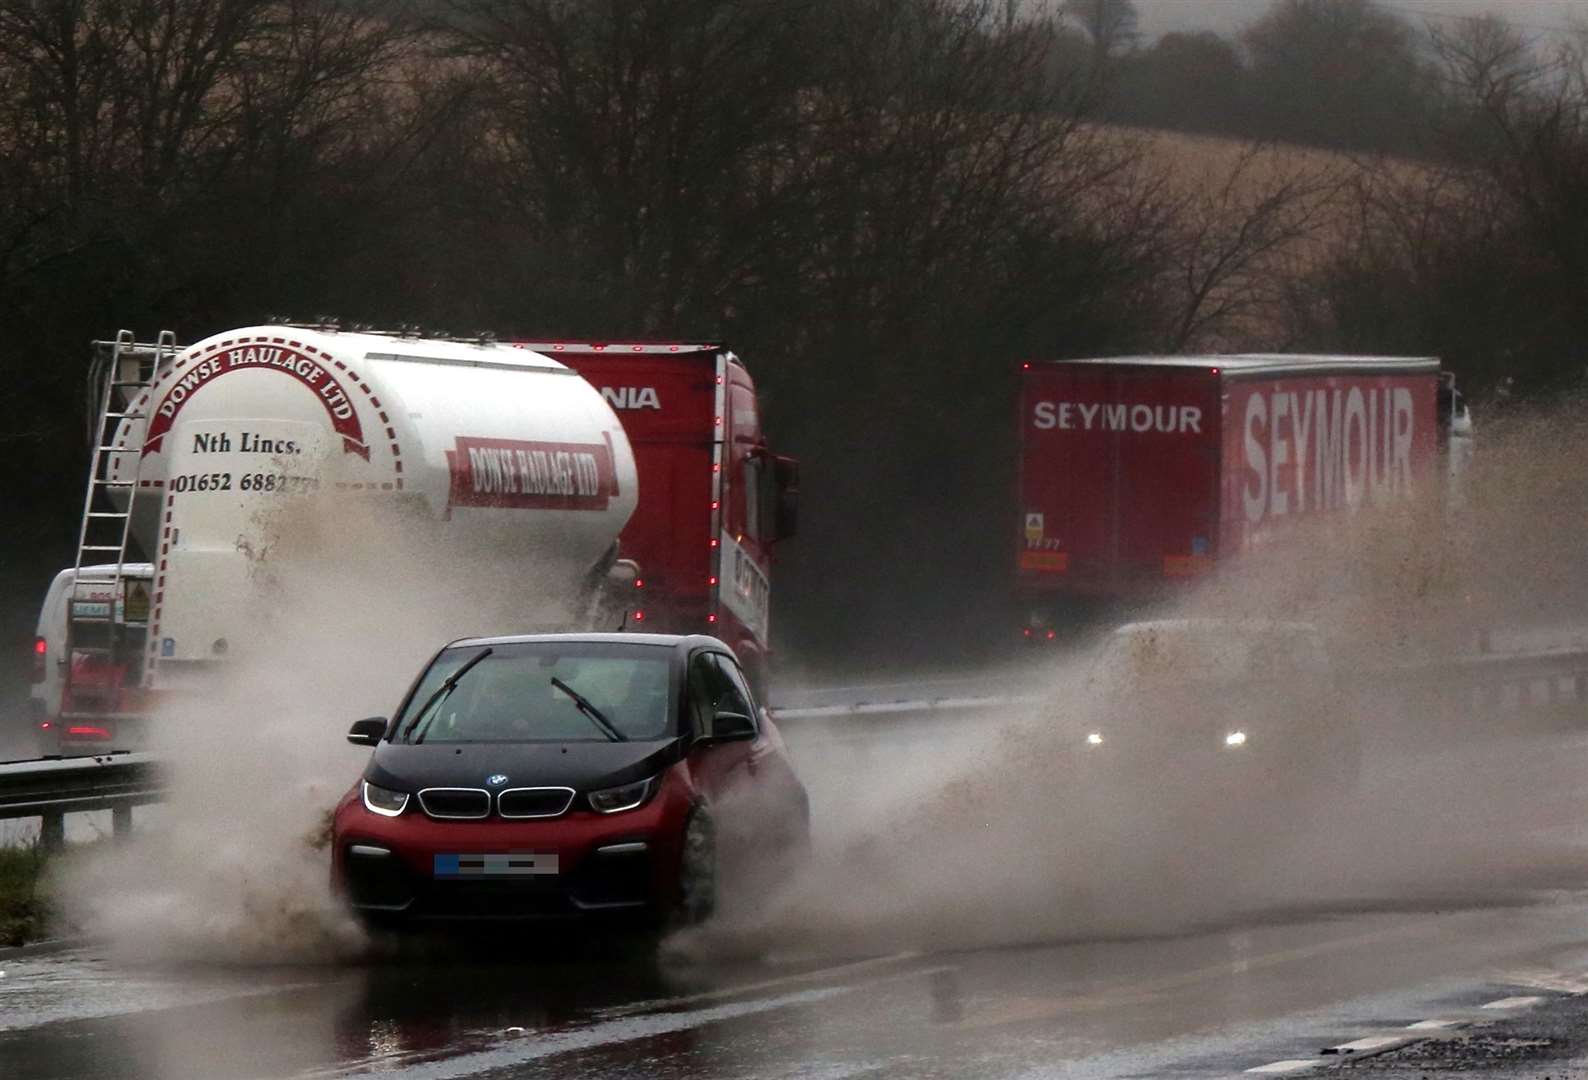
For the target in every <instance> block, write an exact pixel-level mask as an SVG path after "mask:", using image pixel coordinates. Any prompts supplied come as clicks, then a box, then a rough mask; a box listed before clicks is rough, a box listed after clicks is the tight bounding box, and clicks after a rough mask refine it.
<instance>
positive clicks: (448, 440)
mask: <svg viewBox="0 0 1588 1080" xmlns="http://www.w3.org/2000/svg"><path fill="white" fill-rule="evenodd" d="M99 358H100V367H101V369H102V370H103V379H104V383H103V392H102V394H103V396H102V399H101V408H100V421H99V424H98V431H97V437H96V438H95V453H94V464H93V471H92V474H91V476H90V483H89V490H88V494H87V499H86V501H85V508H84V517H83V526H82V531H81V534H80V538H79V545H78V547H79V550H78V557H77V561H76V564H75V565H74V566H73V567H72V568H71V569H69V570H65V571H62V573H61V574H60V575H59V576H58V577H57V579H56V582H55V584H54V586H53V587H52V589H51V590H50V594H49V596H48V597H47V598H46V602H45V605H44V611H43V614H42V616H41V622H40V630H39V635H38V638H37V639H36V641H35V647H34V648H35V661H36V663H35V680H36V685H35V687H34V701H35V708H36V712H37V719H38V721H39V725H40V728H41V729H42V731H43V732H44V733H45V736H46V739H45V746H46V752H51V751H52V749H53V747H51V745H50V744H51V743H52V742H54V740H60V741H61V742H62V743H66V744H71V743H78V742H85V743H96V744H99V745H104V744H105V743H106V742H107V741H108V742H114V743H115V744H117V745H121V744H125V743H127V742H129V741H135V740H134V739H131V738H130V737H129V729H130V728H131V727H132V726H133V725H132V724H131V723H130V722H131V721H132V720H133V719H134V718H141V717H142V716H144V715H146V714H147V711H148V709H149V706H150V704H151V698H152V696H154V695H158V694H159V693H160V692H162V691H164V690H170V689H175V688H179V687H181V686H183V685H184V684H186V683H187V682H189V681H190V680H191V678H193V677H194V676H195V675H196V674H197V673H199V672H202V671H203V670H204V669H206V668H207V667H210V666H212V665H213V662H214V661H216V660H218V659H221V658H222V657H225V656H227V655H228V654H233V655H235V654H236V653H237V652H238V651H239V650H238V649H237V643H238V642H239V641H240V640H242V641H246V640H247V639H248V636H249V635H248V629H247V625H246V623H247V620H248V619H249V617H250V606H251V603H250V597H251V590H252V589H254V588H255V586H256V585H257V581H255V580H252V579H251V575H252V574H254V572H255V570H256V569H257V563H258V560H259V557H260V554H261V551H260V548H261V547H263V546H264V545H266V544H268V543H270V542H271V540H272V538H271V537H270V536H269V535H267V533H268V529H269V527H270V523H271V521H272V520H275V518H274V517H273V515H278V514H279V512H280V510H281V508H282V507H283V506H286V505H288V504H289V503H290V502H291V500H292V498H293V497H294V496H304V497H312V498H315V499H317V500H319V506H317V507H316V511H317V512H318V513H320V514H321V516H322V517H323V518H325V519H326V520H325V522H324V524H325V525H326V526H327V527H328V528H329V529H331V530H337V529H340V530H344V531H345V534H346V539H347V541H348V542H350V543H354V544H358V545H359V546H361V547H363V548H364V549H365V550H367V552H368V557H369V558H370V559H374V560H378V559H379V558H380V557H381V554H382V549H383V545H382V537H381V535H379V534H376V535H369V534H368V533H367V532H366V533H365V535H359V531H360V530H361V529H364V530H367V529H368V528H369V526H368V521H369V520H370V518H369V517H367V516H363V515H362V514H361V513H360V512H359V509H358V508H363V510H364V511H366V512H379V513H384V512H385V511H386V510H388V509H389V510H391V511H392V512H394V513H397V514H399V515H403V514H406V515H409V516H408V517H407V518H406V519H405V520H408V521H413V522H415V523H423V524H424V526H425V527H426V528H430V529H434V530H435V531H436V534H437V535H438V536H439V537H442V538H443V539H444V542H445V543H446V544H447V545H448V550H449V551H450V552H452V553H453V554H455V555H466V554H467V553H468V552H475V553H490V554H491V555H492V556H493V557H497V558H500V557H501V555H502V553H504V552H507V553H512V554H511V557H512V558H514V559H516V560H518V561H519V562H521V563H522V564H523V565H525V566H526V567H531V568H532V569H533V574H532V575H528V576H529V577H530V578H531V579H532V580H531V582H530V584H531V585H532V586H533V587H534V588H537V589H543V590H556V591H558V592H559V593H561V594H562V598H564V599H568V600H569V601H570V604H572V605H580V606H571V607H569V608H568V610H581V609H582V610H585V611H590V610H593V609H592V608H591V607H590V606H589V605H591V603H592V601H593V599H594V594H595V593H597V592H598V591H599V590H600V589H601V588H602V586H603V585H604V584H605V583H607V582H608V581H609V579H610V580H612V581H615V582H620V583H621V581H622V577H623V574H622V568H614V562H615V560H616V556H617V538H618V535H619V533H620V532H621V531H622V529H623V527H624V525H625V524H626V523H627V522H628V520H629V517H630V515H631V514H632V513H633V510H634V507H635V501H636V495H637V490H636V489H637V478H636V473H635V460H634V454H633V452H632V450H631V448H630V444H629V440H628V438H627V437H626V436H625V434H624V430H623V427H622V425H621V424H620V422H619V420H618V418H617V416H616V415H615V414H614V413H613V411H612V409H611V408H610V407H609V406H608V404H607V403H606V402H605V401H604V400H603V399H602V396H601V394H600V393H599V392H598V391H597V390H596V389H595V388H594V387H592V386H591V385H590V384H589V383H588V382H586V381H585V380H584V379H583V378H581V377H580V376H579V374H578V373H577V372H575V371H574V370H573V369H571V368H569V367H566V366H564V365H563V364H561V363H558V362H557V361H555V360H552V359H550V358H548V357H546V356H543V355H540V354H538V353H536V352H532V351H528V350H525V349H523V348H518V347H512V346H505V345H498V344H496V343H494V342H492V341H489V340H480V341H458V340H439V339H433V338H419V337H411V336H402V335H387V334H371V333H342V332H338V331H336V330H334V329H330V328H310V327H303V326H288V325H274V326H252V327H245V328H242V329H239V330H232V331H227V332H226V333H222V334H217V335H215V336H213V337H210V338H206V339H205V340H203V341H200V342H198V343H197V344H194V345H191V346H188V347H186V348H182V349H178V348H177V347H176V345H175V343H174V339H173V338H172V336H171V335H169V334H164V335H162V336H161V340H160V341H159V342H157V343H156V344H153V345H143V344H138V343H136V342H135V341H134V340H133V338H132V335H131V334H129V333H127V332H123V333H122V335H121V336H120V337H119V338H118V340H117V341H115V342H109V343H100V353H99ZM322 507H323V508H324V509H322ZM400 519H401V518H400ZM581 606H582V607H581ZM472 630H473V628H472V627H464V628H460V630H459V632H460V633H461V632H470V631H472ZM118 726H119V728H120V730H118ZM52 729H53V730H52Z"/></svg>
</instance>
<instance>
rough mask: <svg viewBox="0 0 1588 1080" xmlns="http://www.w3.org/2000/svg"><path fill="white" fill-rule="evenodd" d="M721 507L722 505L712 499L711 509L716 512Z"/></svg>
mask: <svg viewBox="0 0 1588 1080" xmlns="http://www.w3.org/2000/svg"><path fill="white" fill-rule="evenodd" d="M721 506H722V503H720V502H718V501H717V500H716V499H712V500H711V508H712V509H713V510H716V509H718V508H719V507H721Z"/></svg>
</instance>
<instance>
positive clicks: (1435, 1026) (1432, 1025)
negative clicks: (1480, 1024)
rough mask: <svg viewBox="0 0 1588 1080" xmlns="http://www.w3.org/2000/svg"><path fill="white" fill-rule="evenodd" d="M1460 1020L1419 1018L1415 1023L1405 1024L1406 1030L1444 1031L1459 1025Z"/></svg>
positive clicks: (1460, 1024) (1461, 1022)
mask: <svg viewBox="0 0 1588 1080" xmlns="http://www.w3.org/2000/svg"><path fill="white" fill-rule="evenodd" d="M1462 1024H1463V1021H1461V1020H1419V1021H1417V1023H1415V1024H1407V1025H1406V1030H1407V1031H1446V1030H1448V1029H1450V1028H1455V1027H1461V1026H1462Z"/></svg>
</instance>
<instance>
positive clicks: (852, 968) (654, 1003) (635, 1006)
mask: <svg viewBox="0 0 1588 1080" xmlns="http://www.w3.org/2000/svg"><path fill="white" fill-rule="evenodd" d="M920 955H921V953H919V952H917V951H906V952H896V953H890V954H889V955H887V956H873V957H870V958H869V959H866V960H854V961H851V962H849V963H847V964H835V965H833V966H832V967H825V968H816V969H815V970H814V971H796V972H794V973H793V974H790V975H779V976H778V977H777V978H775V979H762V980H761V981H760V982H753V983H745V984H744V985H742V986H724V987H721V988H720V989H717V990H703V991H701V992H700V993H698V994H685V995H684V996H682V997H670V998H652V999H651V1000H649V1001H636V1002H633V1003H631V1004H628V1005H618V1006H615V1007H613V1008H610V1009H601V1010H600V1011H598V1012H597V1014H596V1015H598V1016H602V1017H619V1016H633V1015H634V1014H636V1013H647V1012H655V1011H656V1010H657V1009H671V1008H675V1007H677V1006H679V1005H693V1004H696V1003H697V1002H702V1001H719V1000H721V999H722V998H729V997H737V996H739V995H740V994H755V993H759V992H760V991H762V990H770V989H772V988H773V987H777V986H788V985H790V984H791V983H802V982H815V981H818V980H821V979H831V978H833V977H835V976H839V975H852V974H855V973H856V972H861V971H869V970H870V969H872V968H877V967H883V966H885V965H887V964H893V963H898V962H899V961H902V960H914V959H915V958H917V957H918V956H920Z"/></svg>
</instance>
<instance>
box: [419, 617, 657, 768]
mask: <svg viewBox="0 0 1588 1080" xmlns="http://www.w3.org/2000/svg"><path fill="white" fill-rule="evenodd" d="M480 653H481V647H480V646H460V647H458V648H453V649H447V650H445V651H444V652H443V653H442V654H441V655H440V656H438V657H437V658H436V659H435V662H434V663H432V664H431V665H430V668H429V669H428V670H427V671H426V672H425V674H424V677H423V678H422V679H421V680H420V682H419V685H418V687H417V688H416V689H415V690H414V693H413V694H412V696H410V698H409V700H408V704H407V706H406V707H405V709H404V712H403V715H402V716H400V717H398V721H397V726H396V731H397V732H398V735H397V738H396V741H398V742H404V743H419V742H425V743H479V742H503V743H518V742H589V741H598V742H606V741H609V740H610V739H611V737H612V735H611V733H610V732H608V731H607V730H606V729H605V728H604V727H603V724H602V723H601V722H598V721H594V720H592V718H591V716H590V715H589V714H588V713H587V711H586V710H585V709H584V708H583V707H582V706H581V703H580V700H579V699H583V701H584V702H585V703H587V704H588V705H589V706H591V707H593V708H594V709H595V710H596V711H597V712H598V713H599V716H600V720H601V721H604V722H605V723H606V724H610V725H611V728H612V730H613V731H615V732H616V733H617V734H619V735H620V736H621V737H622V738H624V739H661V738H665V737H667V736H668V735H669V734H670V733H671V732H672V730H673V727H674V724H673V707H672V705H673V699H674V698H675V697H676V695H675V694H674V693H673V688H672V684H671V677H672V664H671V659H672V650H671V649H669V648H667V647H666V646H659V645H641V644H624V643H616V642H610V643H609V642H560V641H559V642H529V643H521V644H507V645H493V646H491V651H490V654H489V655H487V656H485V657H483V658H482V659H479V660H478V662H477V663H475V664H474V665H473V666H472V667H470V668H469V670H467V671H463V668H464V665H466V664H468V663H469V662H470V661H471V660H475V659H476V658H477V657H479V656H480ZM459 671H463V674H462V675H461V676H460V677H459V678H458V679H457V681H456V682H455V683H454V684H453V686H452V688H451V690H449V691H444V690H443V687H444V685H445V683H446V681H447V679H448V678H449V677H450V676H452V675H453V674H454V673H456V672H459ZM558 683H561V684H562V687H559V686H558ZM563 687H566V688H569V689H572V690H573V691H574V692H575V693H576V694H577V698H576V697H574V696H572V695H570V694H568V693H567V692H566V690H565V689H563ZM432 699H434V700H433V701H432ZM427 702H428V703H429V708H428V709H426V703H427ZM422 710H423V714H422V715H421V711H422Z"/></svg>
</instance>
